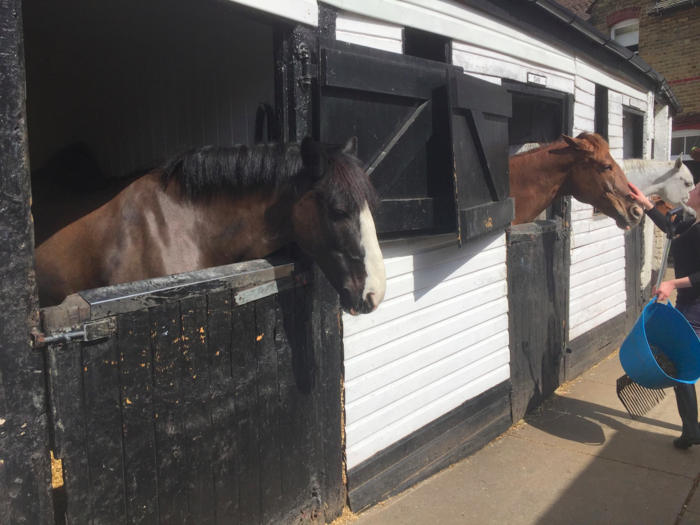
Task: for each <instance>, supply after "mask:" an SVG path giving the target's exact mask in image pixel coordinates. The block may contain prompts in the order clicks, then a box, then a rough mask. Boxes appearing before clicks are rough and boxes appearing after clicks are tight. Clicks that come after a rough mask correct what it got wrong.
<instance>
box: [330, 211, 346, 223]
mask: <svg viewBox="0 0 700 525" xmlns="http://www.w3.org/2000/svg"><path fill="white" fill-rule="evenodd" d="M328 211H329V212H330V216H331V218H332V219H333V220H336V221H342V220H345V219H347V218H349V217H350V214H349V213H348V212H347V210H341V209H338V208H329V210H328Z"/></svg>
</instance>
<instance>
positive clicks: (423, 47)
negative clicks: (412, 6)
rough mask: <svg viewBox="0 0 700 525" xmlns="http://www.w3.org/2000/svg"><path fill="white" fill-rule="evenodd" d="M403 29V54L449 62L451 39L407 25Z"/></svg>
mask: <svg viewBox="0 0 700 525" xmlns="http://www.w3.org/2000/svg"><path fill="white" fill-rule="evenodd" d="M403 31H404V32H403V50H404V54H406V55H408V56H414V57H418V58H425V59H427V60H433V61H435V62H444V63H449V62H450V57H451V56H452V40H451V39H449V38H447V37H445V36H442V35H436V34H435V33H429V32H428V31H421V30H420V29H414V28H412V27H407V28H405V29H404V30H403Z"/></svg>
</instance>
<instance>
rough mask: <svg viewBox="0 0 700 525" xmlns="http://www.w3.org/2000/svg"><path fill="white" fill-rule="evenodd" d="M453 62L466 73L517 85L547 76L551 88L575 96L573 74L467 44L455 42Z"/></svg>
mask: <svg viewBox="0 0 700 525" xmlns="http://www.w3.org/2000/svg"><path fill="white" fill-rule="evenodd" d="M452 63H453V64H455V65H457V66H461V67H462V68H464V71H465V73H469V74H472V75H474V76H487V77H490V78H492V79H499V80H500V79H503V78H507V79H511V80H517V81H518V82H527V74H528V73H535V74H537V75H544V76H546V77H547V87H548V88H550V89H556V90H557V91H563V92H565V93H573V91H574V77H573V75H569V74H567V73H564V72H561V71H555V70H553V69H551V68H549V67H546V66H544V65H540V64H538V65H535V64H532V63H529V62H526V61H524V60H520V59H518V58H515V57H512V56H510V55H507V54H504V53H499V52H497V51H492V50H489V49H485V48H483V47H477V46H474V45H471V44H468V43H466V42H460V41H453V42H452ZM499 83H500V82H499Z"/></svg>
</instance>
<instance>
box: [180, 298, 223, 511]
mask: <svg viewBox="0 0 700 525" xmlns="http://www.w3.org/2000/svg"><path fill="white" fill-rule="evenodd" d="M206 301H207V298H206V296H197V297H189V298H187V299H183V300H182V301H181V302H180V317H181V323H182V332H181V338H182V353H183V355H184V365H185V368H184V370H183V376H182V392H183V397H184V403H185V407H184V415H185V436H186V439H185V443H186V446H187V500H188V506H189V520H190V521H191V522H192V523H197V524H198V525H199V524H201V525H208V524H214V523H215V519H216V517H215V514H214V512H215V505H214V503H215V501H214V485H213V479H214V474H213V467H212V452H211V451H212V429H211V420H210V418H209V407H208V405H207V401H208V398H209V358H208V355H207V333H206V326H207V302H206Z"/></svg>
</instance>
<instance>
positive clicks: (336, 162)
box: [324, 152, 379, 212]
mask: <svg viewBox="0 0 700 525" xmlns="http://www.w3.org/2000/svg"><path fill="white" fill-rule="evenodd" d="M329 160H330V164H331V166H330V168H331V169H330V173H328V174H327V176H326V177H325V180H324V183H325V191H326V192H327V194H328V195H327V197H328V198H329V199H330V200H332V201H336V202H340V203H343V204H344V205H346V206H348V207H350V208H352V209H353V211H356V212H359V211H361V210H362V208H364V206H365V204H367V205H368V206H369V209H370V210H373V209H374V208H376V206H377V204H378V203H379V197H378V196H377V192H376V190H375V189H374V186H372V182H371V181H370V180H369V177H368V176H367V173H366V172H365V170H363V169H362V167H361V166H360V164H359V162H358V161H357V160H356V159H355V158H354V157H351V156H350V155H346V154H344V153H342V152H337V153H335V152H334V153H331V154H330V155H329Z"/></svg>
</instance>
